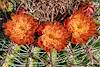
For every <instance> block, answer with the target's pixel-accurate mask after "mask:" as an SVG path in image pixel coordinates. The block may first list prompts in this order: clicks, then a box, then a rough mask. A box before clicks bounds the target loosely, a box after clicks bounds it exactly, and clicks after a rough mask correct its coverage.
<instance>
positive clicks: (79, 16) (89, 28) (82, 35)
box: [64, 9, 96, 44]
mask: <svg viewBox="0 0 100 67" xmlns="http://www.w3.org/2000/svg"><path fill="white" fill-rule="evenodd" d="M64 26H65V27H66V28H67V29H68V31H70V32H71V33H72V36H71V37H72V38H71V41H72V43H73V44H82V43H86V42H87V40H88V38H89V37H91V36H93V35H94V33H95V32H96V25H95V22H94V20H93V18H92V17H89V16H86V13H84V11H82V9H79V10H77V11H75V12H74V13H73V14H72V16H71V17H70V18H69V19H68V20H65V22H64Z"/></svg>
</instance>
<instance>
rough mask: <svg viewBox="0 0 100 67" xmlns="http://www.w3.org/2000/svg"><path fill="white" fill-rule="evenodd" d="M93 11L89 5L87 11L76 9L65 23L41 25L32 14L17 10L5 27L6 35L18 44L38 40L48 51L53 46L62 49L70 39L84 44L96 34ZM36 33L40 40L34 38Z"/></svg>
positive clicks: (38, 43)
mask: <svg viewBox="0 0 100 67" xmlns="http://www.w3.org/2000/svg"><path fill="white" fill-rule="evenodd" d="M92 12H93V11H92V8H89V7H88V8H87V10H85V11H84V10H83V8H80V9H79V10H77V11H74V12H73V14H72V15H71V17H69V18H68V19H66V20H65V21H64V24H61V23H60V22H58V21H56V22H45V23H42V24H41V25H40V24H39V23H38V21H36V20H35V19H34V18H33V17H32V16H29V15H28V14H26V13H23V12H17V13H16V14H15V15H13V16H11V19H10V20H8V21H7V23H5V24H4V25H3V28H4V32H5V35H7V36H8V37H9V39H10V40H11V41H12V42H15V43H16V44H19V45H20V44H32V43H34V42H35V41H37V45H38V46H39V47H41V48H43V49H44V50H45V51H47V52H50V51H51V50H52V49H53V48H55V49H56V50H57V51H62V50H63V49H64V48H65V47H66V46H67V41H68V40H71V42H72V43H73V44H82V43H86V42H87V40H88V38H89V37H91V36H93V35H94V34H95V32H96V24H95V21H94V20H93V17H91V16H90V14H91V13H92ZM35 33H37V34H38V35H39V37H38V40H34V37H35Z"/></svg>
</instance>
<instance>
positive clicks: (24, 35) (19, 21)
mask: <svg viewBox="0 0 100 67" xmlns="http://www.w3.org/2000/svg"><path fill="white" fill-rule="evenodd" d="M37 26H38V23H37V22H36V21H35V20H34V19H33V18H32V17H31V16H29V15H27V14H25V13H22V12H18V13H16V14H15V15H14V16H11V20H8V21H7V23H5V24H4V25H3V28H4V32H5V35H7V36H9V38H10V39H11V41H13V42H15V43H16V44H31V43H33V41H34V36H33V34H34V32H35V30H36V28H37Z"/></svg>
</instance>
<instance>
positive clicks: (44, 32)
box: [37, 22, 70, 52]
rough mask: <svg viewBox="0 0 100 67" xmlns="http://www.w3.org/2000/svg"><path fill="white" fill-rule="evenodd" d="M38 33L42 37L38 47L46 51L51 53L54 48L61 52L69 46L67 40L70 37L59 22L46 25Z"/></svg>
mask: <svg viewBox="0 0 100 67" xmlns="http://www.w3.org/2000/svg"><path fill="white" fill-rule="evenodd" d="M37 31H38V33H39V35H41V36H40V37H39V39H38V45H39V46H40V47H42V48H44V50H45V51H47V52H50V51H51V50H52V49H53V48H55V49H56V50H57V51H61V50H63V49H64V48H65V47H66V46H67V45H66V40H67V39H68V37H69V36H70V35H69V33H68V32H67V31H66V30H65V29H64V27H63V26H62V25H61V24H60V23H59V22H56V23H54V24H53V23H51V22H50V23H47V24H44V25H42V26H40V27H39V29H38V30H37Z"/></svg>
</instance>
